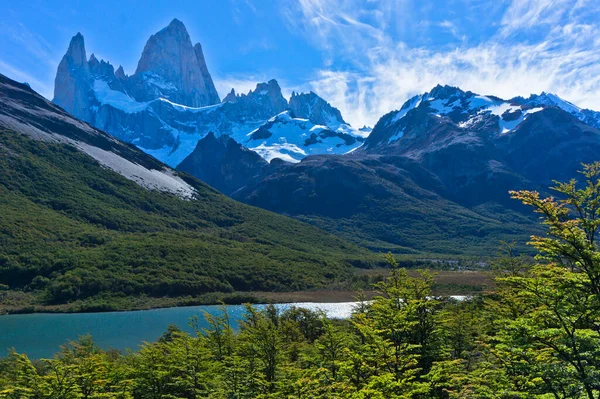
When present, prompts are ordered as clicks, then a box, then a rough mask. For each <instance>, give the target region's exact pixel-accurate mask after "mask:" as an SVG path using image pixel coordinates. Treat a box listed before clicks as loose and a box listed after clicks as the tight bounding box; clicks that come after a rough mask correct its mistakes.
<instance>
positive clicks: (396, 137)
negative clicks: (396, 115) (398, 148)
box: [388, 128, 404, 144]
mask: <svg viewBox="0 0 600 399" xmlns="http://www.w3.org/2000/svg"><path fill="white" fill-rule="evenodd" d="M402 137H404V128H402V129H400V130H399V131H398V132H397V133H396V134H394V135H393V136H392V137H390V138H389V139H388V144H390V143H392V142H394V141H398V140H400V139H401V138H402Z"/></svg>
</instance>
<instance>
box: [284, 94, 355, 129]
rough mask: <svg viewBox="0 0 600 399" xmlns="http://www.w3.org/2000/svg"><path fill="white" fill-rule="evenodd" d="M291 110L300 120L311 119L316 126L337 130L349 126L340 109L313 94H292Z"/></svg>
mask: <svg viewBox="0 0 600 399" xmlns="http://www.w3.org/2000/svg"><path fill="white" fill-rule="evenodd" d="M290 110H291V111H292V112H293V114H294V115H295V116H296V117H298V118H304V119H310V121H311V122H313V123H314V124H316V125H322V126H329V127H331V128H336V127H338V126H340V125H347V124H348V123H346V121H344V118H343V117H342V113H341V112H340V110H339V109H337V108H335V107H332V106H331V104H329V103H328V102H327V101H325V100H323V99H322V98H321V97H319V96H318V95H316V94H315V93H313V92H312V91H311V92H310V93H296V92H292V97H291V98H290Z"/></svg>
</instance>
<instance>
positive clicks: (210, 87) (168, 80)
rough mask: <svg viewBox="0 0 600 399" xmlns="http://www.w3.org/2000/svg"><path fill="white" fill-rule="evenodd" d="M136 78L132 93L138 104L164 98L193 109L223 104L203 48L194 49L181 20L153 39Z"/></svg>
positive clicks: (156, 34)
mask: <svg viewBox="0 0 600 399" xmlns="http://www.w3.org/2000/svg"><path fill="white" fill-rule="evenodd" d="M132 79H133V83H134V84H133V85H132V87H131V94H132V95H133V96H134V97H135V99H136V100H138V101H151V100H153V99H156V98H158V97H163V98H166V99H168V100H170V101H173V102H175V103H178V104H182V105H186V106H190V107H202V106H206V105H213V104H217V103H219V102H220V100H219V96H218V94H217V91H216V89H215V87H214V83H213V81H212V78H211V76H210V73H209V72H208V68H207V66H206V62H205V60H204V55H203V53H202V47H201V46H199V45H196V47H194V46H192V41H191V39H190V35H189V34H188V32H187V29H186V28H185V25H183V23H182V22H181V21H179V20H178V19H174V20H173V21H171V23H170V24H169V25H168V26H167V27H166V28H163V29H161V30H160V31H159V32H157V33H155V34H154V35H152V36H150V39H148V42H147V43H146V45H145V46H144V51H143V52H142V56H141V58H140V60H139V62H138V66H137V69H136V72H135V74H134V75H133V76H132Z"/></svg>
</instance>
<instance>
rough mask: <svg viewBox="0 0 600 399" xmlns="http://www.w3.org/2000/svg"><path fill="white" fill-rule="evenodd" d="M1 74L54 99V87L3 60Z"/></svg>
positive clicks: (0, 64)
mask: <svg viewBox="0 0 600 399" xmlns="http://www.w3.org/2000/svg"><path fill="white" fill-rule="evenodd" d="M0 73H1V74H3V75H5V76H8V77H9V78H11V79H13V80H16V81H18V82H25V83H27V84H29V85H30V86H31V88H32V89H33V90H35V91H37V92H38V93H40V94H41V95H42V96H44V97H46V98H47V99H52V97H53V93H54V89H53V87H52V85H49V84H47V83H46V82H43V81H41V80H39V79H37V78H36V77H35V76H32V75H30V74H28V73H26V72H24V71H23V70H21V69H19V68H17V67H15V66H13V65H11V64H9V63H7V62H5V61H3V60H0Z"/></svg>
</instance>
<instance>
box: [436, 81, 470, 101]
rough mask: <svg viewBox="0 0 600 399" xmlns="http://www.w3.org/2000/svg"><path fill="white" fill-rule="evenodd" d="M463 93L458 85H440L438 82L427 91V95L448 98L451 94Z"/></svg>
mask: <svg viewBox="0 0 600 399" xmlns="http://www.w3.org/2000/svg"><path fill="white" fill-rule="evenodd" d="M463 93H464V91H462V90H461V89H460V88H458V87H454V86H449V85H444V86H442V85H440V84H438V85H436V86H435V87H434V88H433V89H431V91H430V92H429V97H434V98H441V99H445V98H450V97H452V96H453V95H456V94H463Z"/></svg>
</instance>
